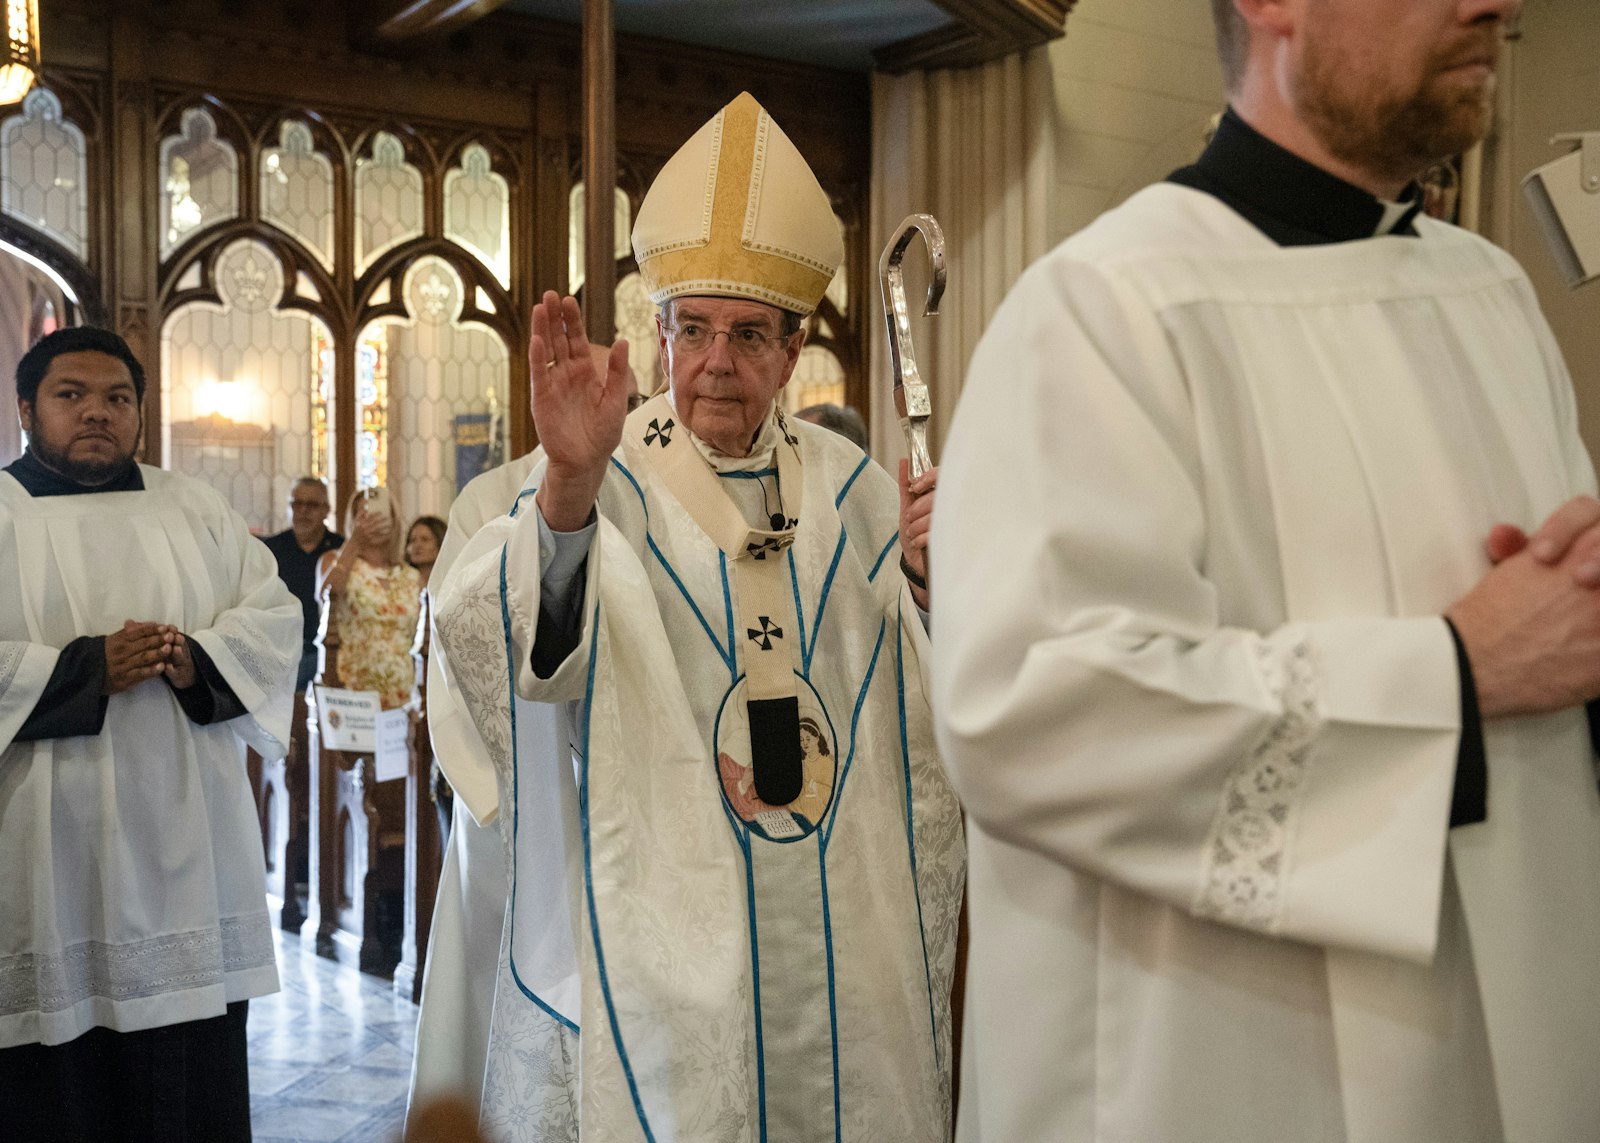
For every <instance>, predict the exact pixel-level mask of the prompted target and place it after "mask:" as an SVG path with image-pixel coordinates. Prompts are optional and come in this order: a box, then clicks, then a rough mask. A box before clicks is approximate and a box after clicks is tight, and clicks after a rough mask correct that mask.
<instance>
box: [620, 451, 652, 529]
mask: <svg viewBox="0 0 1600 1143" xmlns="http://www.w3.org/2000/svg"><path fill="white" fill-rule="evenodd" d="M611 463H612V465H613V466H615V468H616V470H617V471H618V472H620V473H622V475H623V476H626V477H627V478H628V483H629V484H631V485H633V490H634V492H635V493H637V494H638V497H639V508H640V510H641V511H643V512H644V523H645V530H646V531H648V530H649V527H650V505H648V504H646V503H645V502H644V489H642V488H640V487H639V482H638V481H637V480H635V479H634V477H633V473H631V472H629V471H628V466H627V465H625V464H623V463H622V462H621V461H620V460H618V459H617V458H616V457H612V458H611Z"/></svg>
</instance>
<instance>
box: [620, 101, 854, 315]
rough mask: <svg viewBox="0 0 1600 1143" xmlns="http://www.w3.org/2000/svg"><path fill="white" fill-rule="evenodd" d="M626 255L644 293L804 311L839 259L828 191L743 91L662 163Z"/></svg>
mask: <svg viewBox="0 0 1600 1143" xmlns="http://www.w3.org/2000/svg"><path fill="white" fill-rule="evenodd" d="M633 251H634V257H635V258H636V259H637V261H638V263H639V275H640V277H641V278H642V279H643V281H644V285H645V289H646V291H647V292H648V293H649V295H650V300H651V301H653V302H655V303H656V304H657V305H659V304H660V303H662V302H664V301H666V300H667V299H668V298H676V297H684V296H688V295H701V296H709V297H740V298H752V299H754V300H756V301H760V302H766V303H767V304H768V305H774V306H777V307H779V308H780V309H786V310H792V311H794V312H795V313H798V314H802V315H803V314H809V313H810V312H811V311H813V310H814V309H816V308H817V302H818V301H820V300H821V298H822V295H823V294H824V293H825V292H826V291H827V289H828V284H829V283H830V282H831V281H832V280H833V275H834V271H836V270H837V269H838V268H839V263H840V262H842V261H843V260H844V240H843V238H842V237H841V235H840V231H839V220H838V218H837V217H836V216H835V215H834V213H833V207H832V206H831V204H830V203H829V202H828V195H827V192H826V191H824V190H823V189H822V185H821V184H820V183H819V182H817V177H816V175H815V174H813V173H812V170H811V168H810V167H809V166H808V165H807V164H806V161H805V159H804V157H803V156H801V154H800V152H799V150H798V149H797V148H796V147H795V145H794V144H793V143H792V142H790V140H789V137H788V136H787V135H785V134H784V132H783V129H782V128H781V127H779V126H778V125H777V124H776V123H774V122H773V121H772V118H771V116H769V115H768V114H767V113H766V111H765V110H764V109H763V108H762V106H761V105H760V104H759V103H757V102H756V101H755V98H754V97H753V96H751V95H750V93H749V92H743V93H741V94H740V95H739V97H738V98H736V99H735V100H734V101H733V102H732V103H730V104H728V105H727V106H726V107H724V108H723V109H722V110H721V111H719V112H717V114H716V115H715V116H714V117H713V118H712V119H711V120H710V122H708V123H706V124H705V125H704V126H703V127H701V128H700V130H699V131H697V132H695V134H694V135H693V136H692V137H691V138H690V139H689V141H688V142H687V143H685V144H684V145H683V146H682V147H680V148H679V149H678V151H677V153H676V154H674V155H673V156H672V158H670V159H668V160H667V163H666V165H665V166H663V167H662V168H661V173H660V174H659V175H657V176H656V180H655V182H653V183H652V184H651V186H650V190H649V193H647V194H646V195H645V198H644V202H643V203H641V204H640V206H639V214H638V218H637V220H636V221H635V224H634V228H633Z"/></svg>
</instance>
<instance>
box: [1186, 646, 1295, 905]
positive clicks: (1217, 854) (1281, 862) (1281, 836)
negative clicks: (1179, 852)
mask: <svg viewBox="0 0 1600 1143" xmlns="http://www.w3.org/2000/svg"><path fill="white" fill-rule="evenodd" d="M1256 654H1257V657H1258V666H1259V668H1260V670H1261V674H1262V676H1263V678H1264V679H1265V680H1266V683H1267V688H1268V691H1269V693H1270V694H1271V695H1272V698H1273V699H1274V700H1275V702H1276V705H1277V706H1278V708H1279V709H1280V710H1281V711H1282V713H1281V714H1280V715H1279V716H1278V719H1277V720H1276V721H1275V722H1274V723H1273V724H1272V727H1271V729H1270V730H1268V732H1267V734H1266V737H1265V738H1263V739H1262V740H1261V741H1260V742H1259V743H1258V744H1257V745H1256V747H1255V749H1254V750H1252V751H1251V752H1250V755H1249V757H1248V758H1246V759H1245V760H1244V761H1243V762H1242V763H1241V764H1240V765H1239V766H1238V767H1236V768H1235V770H1234V772H1233V773H1232V774H1231V775H1230V776H1229V779H1228V783H1227V786H1226V788H1225V789H1224V791H1223V795H1222V800H1221V802H1220V804H1219V805H1218V807H1217V816H1216V819H1215V820H1214V821H1213V822H1212V825H1211V833H1210V835H1209V836H1208V837H1207V839H1206V871H1205V875H1204V877H1203V878H1202V879H1201V883H1200V892H1199V895H1198V898H1197V900H1196V902H1195V913H1196V914H1197V915H1199V916H1202V917H1210V918H1213V919H1215V920H1218V921H1223V922H1226V923H1228V924H1233V925H1241V926H1245V927H1248V928H1253V929H1261V930H1266V931H1269V932H1270V931H1273V930H1275V929H1276V928H1277V923H1278V920H1279V917H1280V915H1281V914H1282V911H1283V904H1284V901H1283V898H1284V884H1285V882H1286V881H1287V879H1288V865H1289V857H1290V855H1289V846H1290V842H1291V840H1292V832H1293V830H1292V827H1293V823H1294V812H1295V809H1296V805H1297V802H1298V799H1299V794H1300V791H1301V788H1302V787H1303V786H1304V785H1305V780H1306V771H1307V769H1308V766H1309V763H1310V758H1311V745H1312V742H1313V740H1314V739H1315V737H1316V734H1317V731H1318V729H1319V728H1320V726H1321V718H1320V716H1319V715H1318V713H1317V702H1316V693H1317V672H1316V664H1315V662H1314V661H1313V659H1312V655H1311V649H1310V647H1309V646H1308V645H1307V643H1306V640H1305V637H1304V635H1300V636H1298V637H1297V638H1296V639H1295V640H1294V642H1292V643H1290V644H1289V645H1288V646H1281V645H1277V644H1274V643H1273V642H1270V641H1263V642H1262V643H1261V644H1259V646H1258V647H1257V651H1256Z"/></svg>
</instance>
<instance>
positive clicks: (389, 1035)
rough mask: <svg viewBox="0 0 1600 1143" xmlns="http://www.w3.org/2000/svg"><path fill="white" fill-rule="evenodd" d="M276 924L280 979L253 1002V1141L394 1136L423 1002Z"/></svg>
mask: <svg viewBox="0 0 1600 1143" xmlns="http://www.w3.org/2000/svg"><path fill="white" fill-rule="evenodd" d="M275 933H276V940H277V946H278V973H279V976H280V977H281V978H282V982H283V988H282V990H281V991H280V992H278V993H276V994H274V995H272V996H267V997H263V998H261V999H259V1000H252V1001H251V1002H250V1025H249V1036H250V1109H251V1119H252V1121H253V1123H254V1126H255V1143H397V1141H398V1140H399V1138H400V1133H401V1129H402V1126H403V1120H404V1116H405V1106H406V1087H407V1085H408V1084H409V1082H410V1078H411V1049H412V1044H413V1043H414V1041H415V1040H416V1034H417V1006H416V1005H415V1004H412V1003H410V1002H409V1001H406V1000H404V999H402V998H401V997H398V996H396V995H395V994H394V992H393V991H392V990H391V988H390V984H389V982H388V981H387V980H383V979H380V978H378V977H374V976H363V975H362V974H361V973H359V972H357V971H356V970H355V969H352V968H344V967H341V966H339V965H336V964H335V963H334V962H333V961H331V960H324V959H323V958H322V957H319V956H317V955H316V954H315V953H314V952H312V951H311V948H310V946H309V945H302V944H301V942H300V941H298V940H296V939H295V938H294V937H292V936H288V935H287V934H284V933H282V932H278V931H276V930H275Z"/></svg>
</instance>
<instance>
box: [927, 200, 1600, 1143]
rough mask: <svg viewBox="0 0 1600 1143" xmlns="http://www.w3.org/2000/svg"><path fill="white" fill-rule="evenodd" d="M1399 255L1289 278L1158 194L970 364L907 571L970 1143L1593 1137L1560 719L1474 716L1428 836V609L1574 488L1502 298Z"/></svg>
mask: <svg viewBox="0 0 1600 1143" xmlns="http://www.w3.org/2000/svg"><path fill="white" fill-rule="evenodd" d="M1418 227H1419V230H1420V232H1421V237H1420V238H1408V237H1400V236H1392V237H1380V238H1373V239H1370V240H1366V241H1358V242H1348V243H1340V244H1336V245H1329V246H1315V247H1299V248H1288V249H1280V248H1279V247H1277V246H1276V245H1274V244H1273V243H1272V242H1271V241H1270V240H1268V239H1267V238H1266V237H1264V236H1263V235H1261V234H1260V233H1259V232H1257V231H1256V230H1255V229H1254V228H1253V227H1252V226H1250V225H1249V223H1247V222H1246V221H1245V220H1243V219H1242V218H1240V217H1239V216H1238V215H1237V214H1235V213H1234V212H1233V211H1231V210H1229V209H1228V208H1227V207H1226V206H1224V205H1222V204H1221V203H1220V202H1217V201H1216V200H1214V199H1212V198H1211V197H1209V196H1207V195H1204V194H1201V193H1199V192H1197V191H1193V190H1189V189H1186V188H1182V187H1178V186H1172V185H1162V186H1157V187H1153V188H1150V189H1147V190H1145V191H1143V192H1141V193H1140V194H1138V195H1136V196H1135V197H1134V198H1133V199H1131V200H1130V201H1129V202H1128V203H1127V204H1125V205H1124V206H1123V207H1121V208H1119V209H1118V210H1116V211H1113V212H1111V213H1110V214H1108V215H1106V216H1105V217H1103V218H1102V219H1101V220H1100V221H1099V222H1097V223H1095V224H1094V225H1093V226H1091V227H1089V228H1088V229H1087V230H1086V231H1084V232H1082V233H1081V234H1079V235H1078V236H1076V237H1074V238H1072V239H1070V240H1069V241H1068V242H1066V243H1065V244H1063V245H1062V246H1061V247H1059V248H1058V249H1057V250H1055V251H1054V252H1053V253H1052V254H1050V255H1048V256H1047V257H1046V258H1044V259H1043V260H1042V261H1040V262H1039V263H1038V264H1036V265H1035V266H1034V267H1033V268H1031V269H1030V270H1029V272H1028V273H1027V274H1026V275H1025V277H1024V278H1023V279H1022V281H1021V282H1020V283H1019V284H1018V286H1017V288H1016V289H1015V290H1014V292H1013V293H1012V295H1011V296H1010V297H1009V298H1008V299H1007V301H1006V302H1005V304H1004V305H1003V306H1002V307H1001V309H1000V311H999V313H998V314H997V315H996V317H995V320H994V323H993V325H992V326H991V327H990V329H989V331H988V333H987V334H986V336H985V338H984V340H983V342H982V344H981V346H980V348H979V350H978V352H977V354H976V355H975V357H974V359H973V362H972V366H971V369H970V372H969V379H968V383H967V388H966V389H965V391H964V392H963V395H962V399H961V405H960V411H959V413H958V414H957V416H956V418H955V422H954V425H953V427H952V431H951V436H950V441H949V445H948V448H947V451H946V455H945V458H944V465H943V472H942V479H941V487H940V499H939V512H938V515H937V516H936V519H935V526H934V538H933V553H932V562H933V566H934V567H935V568H936V569H937V572H938V577H939V583H938V590H939V606H940V618H939V630H938V636H939V637H938V640H937V642H936V655H935V664H934V683H935V696H936V703H937V709H938V710H939V712H940V741H941V745H942V747H943V749H944V752H945V756H946V758H947V759H948V760H949V764H950V767H951V773H952V778H953V780H954V781H955V784H956V788H957V790H958V791H959V793H960V794H961V795H962V798H963V801H964V803H965V805H966V806H967V808H968V810H969V812H970V814H971V816H972V823H973V828H972V830H971V834H970V850H971V857H970V859H971V888H970V906H969V907H970V910H971V912H970V919H971V925H972V946H971V960H970V962H969V963H970V970H969V976H968V979H969V986H968V991H967V1004H968V1019H967V1022H966V1025H965V1028H966V1041H965V1045H964V1054H963V1064H964V1079H963V1085H962V1123H961V1125H960V1128H959V1132H958V1135H959V1137H960V1138H961V1139H963V1140H968V1141H972V1140H985V1141H999V1140H1004V1141H1005V1143H1033V1141H1038V1143H1044V1141H1050V1143H1055V1141H1058V1140H1073V1141H1075V1143H1088V1141H1095V1143H1111V1141H1117V1143H1123V1141H1127V1143H1144V1141H1150V1140H1162V1141H1163V1143H1210V1141H1216V1143H1223V1141H1226V1143H1251V1141H1259V1143H1282V1141H1284V1140H1294V1141H1295V1143H1345V1141H1351V1143H1394V1141H1398V1140H1405V1141H1407V1143H1428V1141H1438V1143H1476V1141H1480V1140H1481V1141H1490V1140H1499V1139H1502V1138H1503V1139H1509V1140H1514V1141H1517V1143H1568V1141H1571V1140H1576V1139H1586V1138H1593V1137H1594V1136H1595V1132H1596V1130H1597V1128H1596V1124H1597V1123H1600V1085H1596V1084H1595V1083H1593V1081H1592V1078H1591V1073H1592V1070H1593V1062H1594V1060H1596V1059H1597V1058H1600V1000H1597V999H1596V998H1595V996H1596V994H1595V990H1594V972H1595V967H1596V965H1597V964H1600V893H1596V892H1595V889H1594V885H1595V879H1596V876H1597V874H1600V802H1597V798H1596V794H1595V775H1594V770H1593V768H1592V756H1591V750H1590V746H1589V741H1588V738H1587V734H1586V727H1585V721H1584V715H1583V711H1582V710H1579V709H1572V710H1566V711H1562V712H1560V713H1557V714H1551V715H1547V716H1543V717H1536V718H1517V719H1497V720H1493V721H1491V722H1489V723H1488V724H1487V725H1486V738H1487V751H1488V765H1489V801H1488V807H1489V808H1488V820H1487V821H1486V822H1484V823H1481V824H1477V825H1470V826H1464V827H1460V828H1456V829H1453V830H1452V829H1449V828H1448V824H1447V823H1448V816H1449V808H1450V798H1451V791H1452V788H1453V782H1454V777H1455V770H1456V755H1457V744H1458V737H1459V731H1460V705H1459V694H1458V689H1459V688H1458V676H1457V668H1456V661H1455V656H1454V652H1453V648H1452V643H1451V639H1450V635H1449V633H1448V630H1447V627H1446V625H1445V623H1444V622H1443V621H1442V619H1440V618H1439V616H1440V614H1441V612H1442V611H1443V610H1444V609H1445V608H1446V607H1447V606H1448V605H1449V604H1451V603H1452V602H1453V601H1455V600H1456V599H1458V598H1459V597H1460V596H1461V595H1463V594H1464V593H1465V592H1466V591H1467V590H1468V589H1469V588H1471V587H1472V586H1473V584H1474V583H1476V582H1477V580H1478V579H1479V578H1480V577H1481V576H1482V575H1483V573H1484V572H1485V570H1486V568H1487V564H1486V562H1485V556H1484V551H1483V543H1484V540H1485V538H1486V537H1487V535H1488V532H1489V530H1490V527H1491V526H1492V525H1493V524H1495V523H1496V522H1499V521H1509V522H1512V523H1515V524H1518V525H1521V526H1522V527H1524V528H1527V529H1528V530H1530V531H1531V530H1532V529H1533V528H1534V527H1536V526H1537V525H1538V524H1539V522H1540V521H1541V520H1543V519H1544V517H1545V516H1546V514H1547V513H1549V512H1550V511H1551V510H1552V509H1554V508H1555V507H1557V506H1558V505H1560V504H1561V503H1563V502H1564V501H1565V500H1567V499H1568V498H1569V497H1571V496H1574V495H1577V494H1580V493H1588V494H1593V492H1594V475H1593V470H1592V468H1591V465H1590V462H1589V458H1588V456H1587V455H1586V453H1585V451H1584V449H1583V447H1582V445H1581V444H1580V442H1579V439H1578V435H1577V431H1576V425H1575V416H1574V407H1573V396H1572V393H1571V388H1570V383H1569V380H1568V377H1567V373H1566V370H1565V367H1564V365H1563V364H1562V362H1561V360H1560V357H1559V354H1558V352H1557V349H1556V347H1555V344H1554V342H1553V340H1552V338H1551V336H1550V334H1549V331H1548V329H1547V328H1546V326H1545V323H1544V321H1543V319H1542V318H1541V317H1540V315H1539V313H1538V310H1537V306H1536V303H1535V300H1534V295H1533V292H1532V289H1531V288H1530V286H1529V284H1528V282H1527V280H1526V278H1525V277H1524V276H1523V274H1522V272H1521V270H1520V269H1519V268H1518V267H1517V266H1516V265H1515V263H1514V262H1513V261H1512V260H1511V259H1510V258H1509V257H1508V256H1506V255H1505V254H1504V253H1502V252H1501V251H1499V250H1497V249H1495V248H1494V247H1493V246H1491V245H1489V244H1488V243H1486V242H1484V241H1482V240H1480V239H1478V238H1476V237H1474V236H1472V235H1469V234H1467V233H1465V232H1462V231H1460V230H1457V229H1455V228H1452V227H1448V226H1445V225H1443V224H1441V223H1436V222H1433V221H1431V220H1428V219H1420V220H1419V221H1418Z"/></svg>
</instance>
